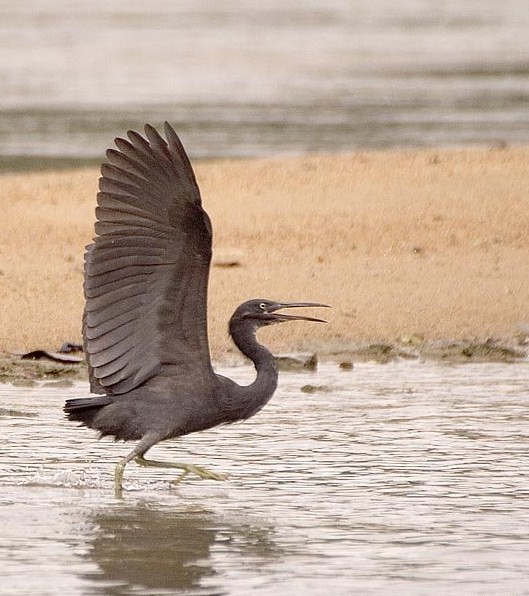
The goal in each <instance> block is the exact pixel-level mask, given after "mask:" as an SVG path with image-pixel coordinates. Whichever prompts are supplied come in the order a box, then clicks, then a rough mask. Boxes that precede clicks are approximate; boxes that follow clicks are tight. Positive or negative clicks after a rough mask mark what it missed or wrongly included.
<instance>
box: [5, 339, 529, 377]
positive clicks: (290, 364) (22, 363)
mask: <svg viewBox="0 0 529 596" xmlns="http://www.w3.org/2000/svg"><path fill="white" fill-rule="evenodd" d="M528 356H529V347H528V345H527V343H526V342H524V343H523V345H507V344H504V343H500V342H495V341H493V340H487V341H485V342H482V343H479V342H472V341H466V342H465V341H463V342H458V341H440V342H432V343H429V344H425V343H421V344H420V345H417V344H416V345H411V344H410V343H407V344H406V343H397V344H387V343H371V344H369V343H368V344H357V345H352V346H349V347H345V346H344V348H343V349H333V350H328V351H323V350H322V351H321V352H319V353H315V352H310V353H292V354H278V355H277V363H278V367H279V369H280V371H281V372H288V371H300V370H306V371H307V372H310V371H314V370H317V367H318V363H319V362H333V363H335V364H336V368H337V370H353V369H354V365H355V363H357V362H377V363H379V364H388V363H389V362H394V361H396V360H417V361H419V362H420V361H430V362H431V361H438V362H444V363H447V364H465V363H473V362H505V363H512V362H519V361H521V360H524V359H527V358H528ZM230 363H231V364H246V365H247V366H250V363H249V362H248V361H245V360H244V359H242V358H241V357H234V358H231V359H230ZM43 381H44V382H45V383H46V384H48V385H56V386H58V387H68V386H70V385H72V384H73V382H74V381H88V370H87V366H86V363H85V361H84V360H83V361H81V362H78V363H68V362H58V361H54V360H50V359H48V358H46V357H41V358H38V359H25V358H21V356H20V355H14V354H3V355H0V383H13V384H15V385H23V386H32V385H34V384H36V383H37V382H39V383H40V382H43Z"/></svg>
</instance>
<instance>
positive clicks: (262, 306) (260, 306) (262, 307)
mask: <svg viewBox="0 0 529 596" xmlns="http://www.w3.org/2000/svg"><path fill="white" fill-rule="evenodd" d="M259 308H260V309H261V310H266V303H265V302H261V304H259Z"/></svg>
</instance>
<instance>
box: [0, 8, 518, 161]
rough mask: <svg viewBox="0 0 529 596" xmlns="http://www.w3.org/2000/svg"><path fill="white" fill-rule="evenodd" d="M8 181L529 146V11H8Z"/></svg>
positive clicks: (2, 55)
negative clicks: (147, 138) (131, 150)
mask: <svg viewBox="0 0 529 596" xmlns="http://www.w3.org/2000/svg"><path fill="white" fill-rule="evenodd" d="M0 80H1V81H2V85H1V86H0V116H1V118H0V168H3V169H9V168H14V167H37V166H39V165H40V166H44V165H50V164H72V163H79V161H86V160H94V159H96V160H100V159H101V156H102V155H103V152H104V150H105V148H106V147H107V146H108V144H109V143H110V141H111V139H112V138H113V137H114V136H115V135H116V134H118V133H122V131H124V130H126V129H127V128H128V127H138V126H141V125H142V124H143V123H144V122H145V121H150V122H152V123H154V124H159V123H160V122H162V121H163V120H165V119H168V120H170V121H171V122H172V123H173V124H174V126H175V127H176V129H177V130H178V131H179V133H181V134H182V137H183V140H184V142H185V145H186V146H188V147H189V150H190V152H191V154H192V156H193V157H226V156H255V155H270V154H278V153H302V152H330V151H342V150H346V151H349V150H352V149H355V148H376V149H378V148H388V147H424V146H434V147H439V146H455V145H487V146H488V145H505V144H507V145H508V144H513V143H515V144H516V143H527V142H528V140H529V112H528V110H527V103H528V100H529V3H528V2H527V1H526V0H503V1H502V2H498V1H497V0H479V1H476V2H470V1H468V0H467V1H466V2H462V1H461V0H443V2H438V1H437V0H399V2H395V1H394V0H377V1H376V2H373V1H372V0H355V1H354V2H350V1H347V0H305V2H298V1H296V0H269V1H268V2H266V3H263V2H255V1H252V2H241V1H240V0H225V1H223V2H221V3H212V2H191V1H188V0H180V1H177V2H165V1H164V0H152V1H151V2H149V3H145V2H143V1H140V0H110V1H109V0H77V1H76V2H75V3H74V4H72V3H71V2H68V1H67V0H49V1H47V2H45V3H43V2H41V1H39V0H3V2H2V6H1V8H0Z"/></svg>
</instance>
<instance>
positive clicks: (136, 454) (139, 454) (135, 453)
mask: <svg viewBox="0 0 529 596" xmlns="http://www.w3.org/2000/svg"><path fill="white" fill-rule="evenodd" d="M160 440H161V438H160V437H159V436H158V435H156V434H155V433H151V434H148V435H145V436H144V437H143V439H141V441H139V443H138V444H137V445H136V447H134V449H133V450H132V451H131V452H130V453H129V454H128V455H127V456H126V457H124V458H123V459H122V460H121V461H120V462H118V464H117V465H116V469H115V471H114V494H115V495H116V498H118V499H120V498H121V497H122V495H123V472H124V470H125V466H126V465H127V464H128V463H129V462H130V461H132V460H135V461H136V463H138V464H139V465H140V466H151V467H156V468H178V469H179V470H183V472H182V474H180V476H179V477H178V478H177V479H176V480H175V481H173V482H174V484H178V483H179V482H181V481H182V480H183V479H184V478H185V477H186V476H187V475H188V474H189V473H192V474H196V475H197V476H200V477H201V478H205V479H207V480H226V478H227V477H228V475H227V474H216V473H215V472H210V471H209V470H206V469H205V468H200V467H199V466H194V465H193V464H181V463H178V462H162V461H156V460H152V459H145V457H144V455H145V454H146V453H147V451H148V450H149V449H150V448H151V447H152V446H153V445H156V443H159V442H160Z"/></svg>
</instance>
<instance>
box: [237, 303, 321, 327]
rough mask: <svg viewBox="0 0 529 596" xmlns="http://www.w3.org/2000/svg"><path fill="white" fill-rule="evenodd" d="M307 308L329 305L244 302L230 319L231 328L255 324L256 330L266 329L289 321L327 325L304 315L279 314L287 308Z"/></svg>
mask: <svg viewBox="0 0 529 596" xmlns="http://www.w3.org/2000/svg"><path fill="white" fill-rule="evenodd" d="M307 307H325V308H328V305H327V304H319V303H317V302H274V301H273V300H265V299H262V298H256V299H254V300H248V301H247V302H243V303H242V304H241V305H240V306H239V307H238V308H237V310H236V311H235V312H234V313H233V315H232V317H231V319H230V327H232V326H233V325H236V324H237V323H245V322H247V323H250V324H253V327H254V328H255V329H258V328H259V327H264V326H266V325H275V324H276V323H285V322H287V321H313V322H316V323H326V322H327V321H324V320H323V319H316V318H314V317H305V316H303V315H290V314H286V313H283V312H278V311H280V310H283V309H285V308H307Z"/></svg>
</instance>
